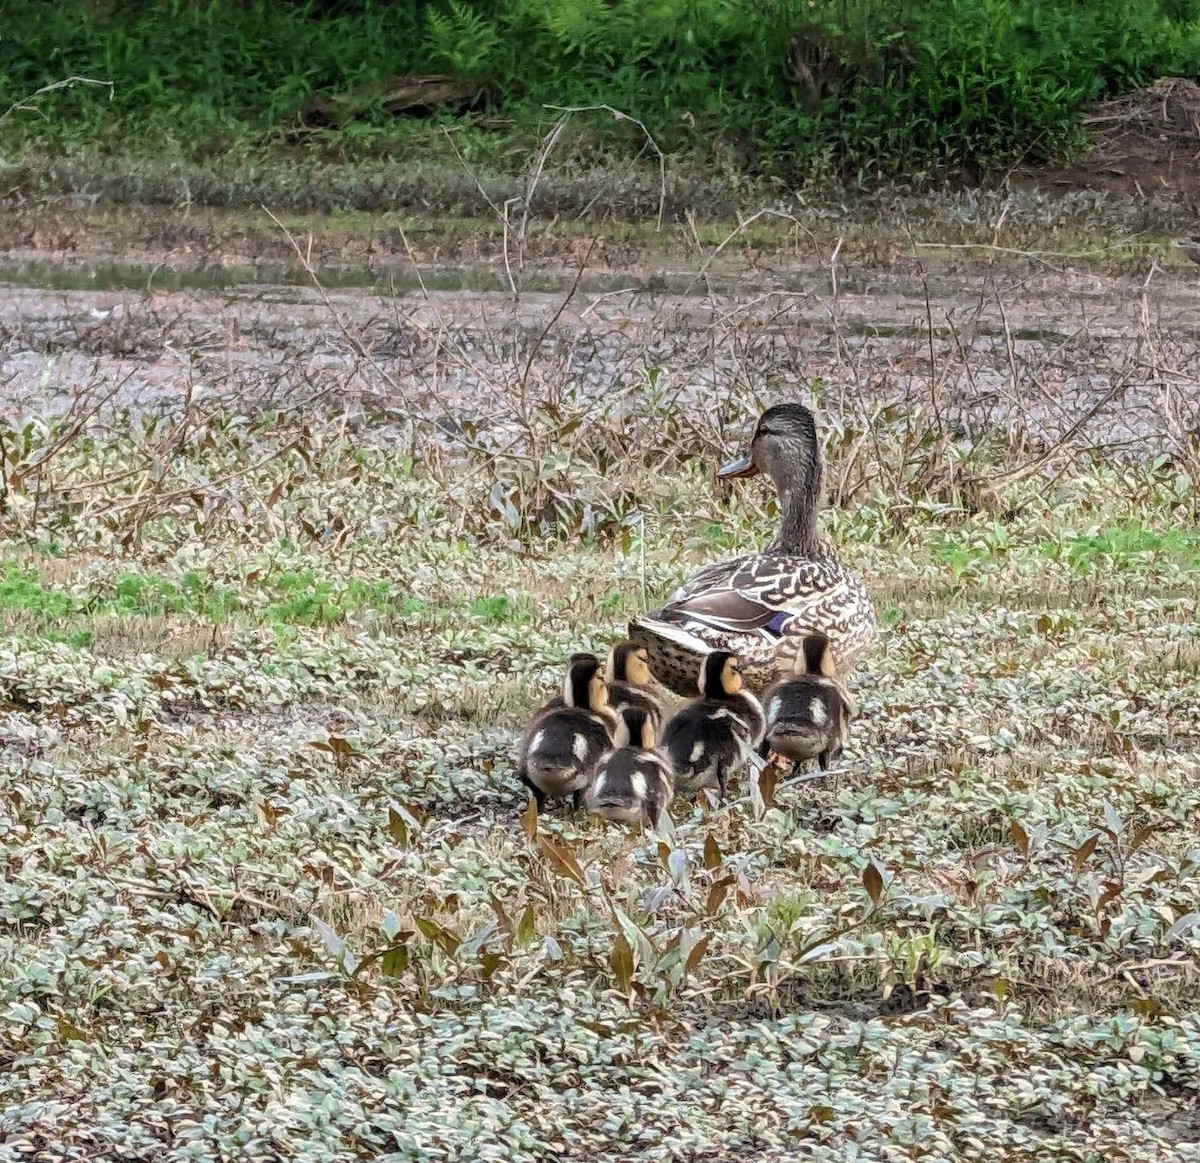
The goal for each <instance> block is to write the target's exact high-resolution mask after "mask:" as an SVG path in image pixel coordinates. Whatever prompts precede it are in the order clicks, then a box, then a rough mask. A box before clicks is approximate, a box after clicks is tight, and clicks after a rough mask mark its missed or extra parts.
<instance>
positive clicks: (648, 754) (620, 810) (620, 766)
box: [583, 706, 675, 828]
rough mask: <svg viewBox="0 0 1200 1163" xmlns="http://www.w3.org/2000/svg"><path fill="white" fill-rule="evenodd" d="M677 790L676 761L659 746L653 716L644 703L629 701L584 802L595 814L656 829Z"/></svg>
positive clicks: (585, 793) (621, 712) (584, 797)
mask: <svg viewBox="0 0 1200 1163" xmlns="http://www.w3.org/2000/svg"><path fill="white" fill-rule="evenodd" d="M674 795H675V776H674V773H673V772H672V771H671V766H670V764H669V763H667V761H666V760H665V759H664V758H663V757H662V756H661V755H659V753H658V752H657V751H656V750H655V749H654V720H653V718H652V716H651V714H650V712H649V711H647V710H646V709H645V708H644V707H635V706H627V707H625V708H624V709H623V710H621V711H620V712H619V713H618V715H617V730H616V734H615V735H614V736H613V745H612V749H611V750H609V751H606V752H605V753H604V754H603V755H602V756H601V757H600V762H599V763H597V764H596V773H595V775H593V776H592V782H591V783H589V784H588V787H587V791H586V792H584V793H583V802H584V803H585V804H586V805H587V810H588V811H589V812H591V813H592V814H593V815H596V816H602V817H603V818H604V819H606V820H614V821H618V822H622V823H629V824H632V823H634V822H635V821H637V820H641V821H642V822H643V823H645V824H646V826H647V827H650V828H657V827H658V823H659V820H660V819H661V818H662V813H663V809H664V808H666V806H667V804H669V803H670V802H671V798H672V797H673V796H674Z"/></svg>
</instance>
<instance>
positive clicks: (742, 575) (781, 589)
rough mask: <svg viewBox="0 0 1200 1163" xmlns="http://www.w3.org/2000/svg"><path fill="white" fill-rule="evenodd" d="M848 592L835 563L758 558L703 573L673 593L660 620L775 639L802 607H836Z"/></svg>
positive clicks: (846, 580) (723, 564)
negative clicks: (768, 635) (764, 632)
mask: <svg viewBox="0 0 1200 1163" xmlns="http://www.w3.org/2000/svg"><path fill="white" fill-rule="evenodd" d="M851 588H852V585H851V581H850V579H849V578H848V577H847V575H846V573H845V571H844V570H842V569H841V568H840V567H839V566H838V565H837V564H836V563H834V562H831V561H828V560H821V559H819V558H808V557H791V556H789V555H784V554H778V555H776V554H769V555H768V554H760V555H758V556H754V557H743V558H736V559H734V560H733V561H728V562H721V563H719V564H718V565H716V566H709V568H708V569H705V570H702V571H701V572H700V573H698V574H697V575H696V576H695V577H694V578H692V579H691V580H690V581H688V582H686V583H685V584H684V585H683V586H681V587H680V588H679V589H678V590H677V591H676V592H675V594H674V595H673V596H672V598H671V600H670V601H669V602H668V603H667V605H666V606H664V607H663V610H662V617H664V618H668V619H670V620H672V621H678V620H694V621H697V622H700V623H702V624H704V625H706V626H712V627H713V628H714V629H721V630H729V631H732V632H734V633H742V634H750V633H754V632H755V631H757V630H767V631H768V632H770V633H773V634H775V635H778V634H780V633H782V630H783V627H784V625H785V623H787V622H788V621H789V620H790V619H791V618H792V617H794V616H795V615H797V614H799V613H800V612H801V611H802V610H804V608H805V607H806V606H809V605H811V604H814V603H819V604H820V605H822V606H824V605H826V604H827V603H831V602H832V603H837V602H838V600H839V596H840V595H841V594H842V593H843V592H844V593H845V594H846V596H849V591H850V589H851Z"/></svg>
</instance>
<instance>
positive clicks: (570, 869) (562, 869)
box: [538, 836, 584, 888]
mask: <svg viewBox="0 0 1200 1163" xmlns="http://www.w3.org/2000/svg"><path fill="white" fill-rule="evenodd" d="M538 845H539V847H540V848H541V850H542V855H543V856H545V858H546V860H547V861H548V862H549V863H550V866H551V867H552V868H553V869H554V871H555V872H557V873H558V874H559V876H565V877H566V878H567V879H568V880H573V881H574V882H575V883H576V884H577V885H579V886H580V887H581V888H582V887H583V883H584V881H583V869H582V868H580V867H579V861H578V860H576V859H575V856H574V854H573V853H572V852H571V850H570V849H569V848H568V847H567V846H566V845H565V844H556V843H555V842H554V841H553V840H551V839H550V837H549V836H539V837H538Z"/></svg>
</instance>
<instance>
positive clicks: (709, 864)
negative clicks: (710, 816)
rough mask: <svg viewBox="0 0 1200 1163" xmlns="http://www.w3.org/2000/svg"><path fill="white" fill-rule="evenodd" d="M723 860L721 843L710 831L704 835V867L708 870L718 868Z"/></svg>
mask: <svg viewBox="0 0 1200 1163" xmlns="http://www.w3.org/2000/svg"><path fill="white" fill-rule="evenodd" d="M724 860H725V856H724V854H723V853H722V852H721V845H720V844H718V843H717V838H716V836H714V835H713V834H712V833H711V832H709V834H708V835H707V836H705V837H704V867H705V868H707V869H708V870H709V871H710V872H711V871H713V869H716V868H720V867H721V864H722V862H723V861H724Z"/></svg>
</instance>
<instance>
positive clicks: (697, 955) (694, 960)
mask: <svg viewBox="0 0 1200 1163" xmlns="http://www.w3.org/2000/svg"><path fill="white" fill-rule="evenodd" d="M709 936H710V934H708V933H705V934H704V936H703V937H701V938H700V940H699V941H697V942H696V943H695V944H694V945H693V946H692V949H691V952H690V953H689V954H688V955H687V960H686V961H685V962H684V963H683V971H684V973H691V972H692V971H693V970H694V969H695V968H696V966H697V965H699V964H700V962H701V960H702V959H703V957H704V954H705V952H706V951H707V950H708V939H709Z"/></svg>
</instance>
